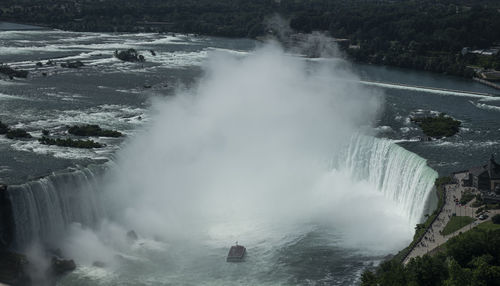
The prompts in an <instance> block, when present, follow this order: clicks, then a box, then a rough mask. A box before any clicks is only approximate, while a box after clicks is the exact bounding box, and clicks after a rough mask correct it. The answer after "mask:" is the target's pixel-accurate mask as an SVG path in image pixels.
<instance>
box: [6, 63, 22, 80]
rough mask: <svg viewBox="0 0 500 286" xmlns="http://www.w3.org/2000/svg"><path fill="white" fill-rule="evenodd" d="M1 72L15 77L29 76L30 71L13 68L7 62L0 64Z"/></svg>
mask: <svg viewBox="0 0 500 286" xmlns="http://www.w3.org/2000/svg"><path fill="white" fill-rule="evenodd" d="M0 73H2V74H4V75H7V76H8V77H9V78H11V79H13V78H15V77H22V78H27V77H28V73H29V72H28V71H25V70H17V69H13V68H11V67H9V66H8V65H6V64H0Z"/></svg>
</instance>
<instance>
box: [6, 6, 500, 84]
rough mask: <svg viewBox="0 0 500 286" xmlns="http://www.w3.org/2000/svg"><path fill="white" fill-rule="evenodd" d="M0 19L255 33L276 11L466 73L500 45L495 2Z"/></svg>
mask: <svg viewBox="0 0 500 286" xmlns="http://www.w3.org/2000/svg"><path fill="white" fill-rule="evenodd" d="M0 13H1V14H0V17H1V18H2V19H5V20H12V21H18V22H26V21H27V20H28V21H30V22H31V23H32V24H43V25H48V26H50V27H55V28H59V29H64V30H73V31H94V32H137V31H146V32H167V31H168V32H182V33H197V34H205V35H215V36H225V37H250V38H255V37H258V36H262V35H265V34H267V33H268V32H269V29H268V27H266V25H265V21H266V19H268V18H269V17H271V16H272V15H275V14H279V15H282V16H283V17H284V18H285V19H288V20H289V21H290V26H291V28H293V29H294V30H295V31H298V32H303V33H308V32H311V31H315V30H319V31H326V32H328V33H329V34H330V35H331V36H333V37H336V38H346V39H349V40H350V43H351V47H354V48H351V49H347V47H346V50H347V53H348V55H350V56H351V57H352V58H353V59H355V60H359V61H362V62H370V63H375V64H387V65H393V66H400V67H409V68H416V69H422V70H429V71H436V72H442V73H449V74H454V75H462V76H468V77H469V76H471V75H472V74H473V71H472V70H471V69H469V68H467V67H468V66H479V67H483V68H492V69H500V54H498V55H496V56H481V55H476V54H462V53H461V51H462V49H463V48H464V47H470V48H471V49H484V48H489V47H492V46H494V45H500V42H499V41H500V29H499V28H498V27H500V2H499V1H495V0H418V1H417V0H399V1H388V0H308V1H306V0H218V1H211V0H147V1H144V0H127V1H126V5H124V2H123V1H122V0H102V1H101V0H73V1H68V0H9V1H6V3H3V4H1V3H0Z"/></svg>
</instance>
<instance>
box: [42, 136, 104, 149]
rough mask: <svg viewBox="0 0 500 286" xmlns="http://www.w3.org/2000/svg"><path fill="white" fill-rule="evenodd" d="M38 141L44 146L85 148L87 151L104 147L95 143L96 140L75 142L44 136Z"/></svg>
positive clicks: (69, 139) (68, 139)
mask: <svg viewBox="0 0 500 286" xmlns="http://www.w3.org/2000/svg"><path fill="white" fill-rule="evenodd" d="M38 141H39V142H40V143H41V144H44V145H56V146H61V147H73V148H85V149H90V148H102V147H104V145H103V144H101V143H99V142H95V141H94V140H73V139H71V138H66V139H60V138H56V139H52V138H48V137H45V136H43V137H42V138H40V139H38Z"/></svg>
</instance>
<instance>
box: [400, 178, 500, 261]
mask: <svg viewBox="0 0 500 286" xmlns="http://www.w3.org/2000/svg"><path fill="white" fill-rule="evenodd" d="M466 176H467V173H459V174H455V175H454V179H455V180H456V182H458V183H457V184H448V185H446V186H445V198H446V201H445V205H444V207H443V210H442V211H441V212H440V213H439V214H438V217H437V219H436V220H435V221H434V222H433V223H432V225H431V226H430V227H429V229H428V230H427V231H426V233H425V235H424V237H423V238H422V240H421V241H420V242H419V243H418V244H417V246H415V247H414V248H413V250H412V251H411V252H410V253H409V254H408V256H407V257H406V258H405V260H404V261H403V263H404V264H406V263H408V262H409V261H410V259H411V258H413V257H417V256H422V255H424V254H426V253H429V252H431V251H432V250H434V249H435V248H436V247H438V246H440V245H441V244H443V243H445V242H446V241H448V240H449V239H450V238H452V237H454V236H456V235H458V234H460V233H461V232H465V231H467V230H470V229H471V228H473V227H475V226H477V225H478V224H480V223H482V222H486V221H488V220H491V217H492V216H493V215H495V214H497V213H500V210H489V211H488V214H489V217H488V219H486V220H484V221H481V220H477V219H476V210H477V208H473V207H471V206H470V205H471V204H472V202H474V201H475V200H472V201H470V202H469V203H468V204H467V205H465V206H460V205H457V204H456V203H455V198H456V199H458V200H460V198H461V197H462V194H463V193H464V192H465V191H472V192H473V193H475V194H477V193H479V192H478V191H477V190H476V189H475V188H471V187H464V186H463V184H462V180H463V179H465V178H466ZM453 213H455V214H456V215H457V216H469V217H472V218H474V219H476V221H474V222H473V223H471V224H469V225H466V226H464V227H463V228H461V229H459V230H457V231H455V232H453V233H451V234H448V235H441V231H442V230H443V229H444V227H445V226H446V224H447V223H448V222H449V221H450V218H451V217H452V215H453Z"/></svg>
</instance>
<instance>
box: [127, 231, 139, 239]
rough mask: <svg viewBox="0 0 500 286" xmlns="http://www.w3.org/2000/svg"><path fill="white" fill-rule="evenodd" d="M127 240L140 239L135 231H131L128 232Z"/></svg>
mask: <svg viewBox="0 0 500 286" xmlns="http://www.w3.org/2000/svg"><path fill="white" fill-rule="evenodd" d="M127 239H128V240H130V241H136V240H137V239H139V237H138V236H137V233H135V231H133V230H131V231H129V232H127Z"/></svg>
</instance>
